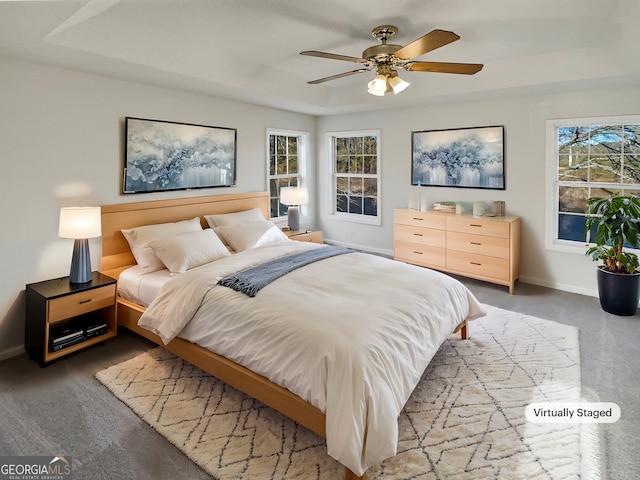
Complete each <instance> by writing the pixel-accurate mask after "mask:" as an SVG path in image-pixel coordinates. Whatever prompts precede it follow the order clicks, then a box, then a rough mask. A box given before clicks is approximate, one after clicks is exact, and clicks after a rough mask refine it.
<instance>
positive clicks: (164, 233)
mask: <svg viewBox="0 0 640 480" xmlns="http://www.w3.org/2000/svg"><path fill="white" fill-rule="evenodd" d="M197 231H202V225H200V219H199V218H198V217H195V218H193V219H191V220H184V221H182V222H175V223H158V224H156V225H145V226H143V227H136V228H128V229H125V230H122V234H123V235H124V238H126V239H127V242H129V247H131V253H133V256H134V257H135V259H136V262H138V265H140V266H141V267H142V269H143V270H144V272H145V273H149V272H155V271H157V270H162V269H163V268H165V266H164V264H163V263H162V262H161V261H160V259H159V258H158V256H157V255H156V254H155V253H154V252H153V249H152V248H151V247H150V246H149V243H151V242H153V241H154V240H159V239H161V238H165V237H170V236H172V235H178V234H179V233H186V232H197Z"/></svg>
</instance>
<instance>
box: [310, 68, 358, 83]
mask: <svg viewBox="0 0 640 480" xmlns="http://www.w3.org/2000/svg"><path fill="white" fill-rule="evenodd" d="M368 71H369V70H368V69H367V68H359V69H358V70H353V71H351V72H344V73H339V74H337V75H331V76H330V77H324V78H319V79H317V80H312V81H310V82H307V83H309V84H311V85H315V84H316V83H324V82H328V81H329V80H336V79H338V78H342V77H348V76H349V75H355V74H356V73H364V72H368Z"/></svg>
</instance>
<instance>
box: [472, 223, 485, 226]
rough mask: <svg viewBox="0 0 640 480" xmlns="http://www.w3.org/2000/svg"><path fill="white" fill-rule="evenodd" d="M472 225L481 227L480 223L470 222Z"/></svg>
mask: <svg viewBox="0 0 640 480" xmlns="http://www.w3.org/2000/svg"><path fill="white" fill-rule="evenodd" d="M470 225H471V226H472V227H481V226H482V225H480V224H479V223H471V224H470Z"/></svg>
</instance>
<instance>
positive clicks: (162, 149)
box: [122, 117, 237, 194]
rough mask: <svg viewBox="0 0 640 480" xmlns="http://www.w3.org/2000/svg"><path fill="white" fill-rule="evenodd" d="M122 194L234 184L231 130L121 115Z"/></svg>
mask: <svg viewBox="0 0 640 480" xmlns="http://www.w3.org/2000/svg"><path fill="white" fill-rule="evenodd" d="M125 135H126V136H125V138H126V141H125V155H124V162H125V165H124V175H123V185H122V191H123V193H125V194H126V193H145V192H159V191H167V190H188V189H194V188H210V187H232V186H235V184H236V136H237V132H236V129H234V128H223V127H209V126H205V125H194V124H189V123H175V122H167V121H163V120H145V119H142V118H133V117H126V118H125Z"/></svg>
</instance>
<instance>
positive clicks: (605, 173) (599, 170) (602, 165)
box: [589, 155, 622, 183]
mask: <svg viewBox="0 0 640 480" xmlns="http://www.w3.org/2000/svg"><path fill="white" fill-rule="evenodd" d="M589 168H590V172H589V181H591V182H614V183H619V182H620V178H621V173H622V157H621V156H620V155H617V156H616V155H607V156H604V157H603V156H595V157H594V156H592V157H591V161H590V163H589Z"/></svg>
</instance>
